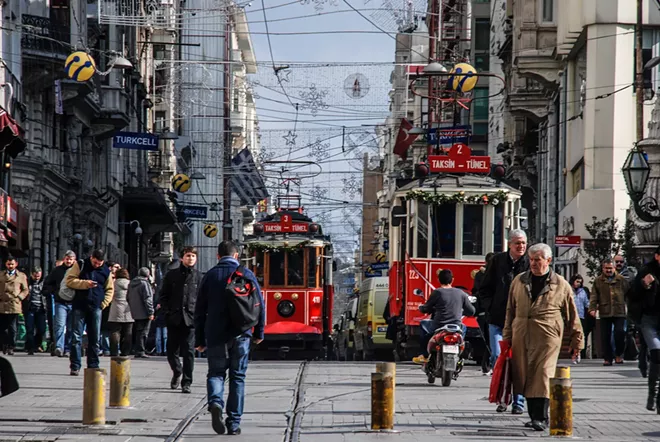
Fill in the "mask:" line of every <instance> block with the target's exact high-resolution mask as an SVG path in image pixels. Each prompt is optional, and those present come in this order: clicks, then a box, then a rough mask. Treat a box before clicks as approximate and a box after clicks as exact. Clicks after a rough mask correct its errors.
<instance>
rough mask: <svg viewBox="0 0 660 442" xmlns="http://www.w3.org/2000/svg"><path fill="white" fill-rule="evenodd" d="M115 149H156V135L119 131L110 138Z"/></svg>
mask: <svg viewBox="0 0 660 442" xmlns="http://www.w3.org/2000/svg"><path fill="white" fill-rule="evenodd" d="M112 147H114V148H115V149H137V150H158V136H156V135H153V134H148V133H137V132H119V133H117V134H116V135H115V136H114V138H113V139H112Z"/></svg>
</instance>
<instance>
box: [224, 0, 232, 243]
mask: <svg viewBox="0 0 660 442" xmlns="http://www.w3.org/2000/svg"><path fill="white" fill-rule="evenodd" d="M226 1H227V18H226V20H227V21H226V22H225V42H224V43H225V51H224V52H225V57H224V59H225V60H224V61H225V67H224V81H223V83H224V94H223V101H224V103H223V104H224V106H223V107H224V118H223V123H224V124H223V129H224V130H223V145H224V146H223V149H224V150H223V159H222V166H223V167H222V194H223V197H222V239H223V240H225V241H228V240H231V239H232V225H231V147H232V134H231V106H230V93H231V63H229V60H230V57H231V14H232V5H231V0H226Z"/></svg>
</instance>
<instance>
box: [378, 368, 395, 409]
mask: <svg viewBox="0 0 660 442" xmlns="http://www.w3.org/2000/svg"><path fill="white" fill-rule="evenodd" d="M376 373H390V374H391V375H392V410H393V411H392V413H396V409H395V408H396V396H395V395H396V364H395V363H394V362H378V363H377V364H376Z"/></svg>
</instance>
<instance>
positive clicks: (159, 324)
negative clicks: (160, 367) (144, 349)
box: [154, 304, 167, 356]
mask: <svg viewBox="0 0 660 442" xmlns="http://www.w3.org/2000/svg"><path fill="white" fill-rule="evenodd" d="M154 326H155V327H156V355H158V356H165V349H166V348H167V327H166V325H165V315H164V314H163V309H162V308H160V304H158V305H156V319H154Z"/></svg>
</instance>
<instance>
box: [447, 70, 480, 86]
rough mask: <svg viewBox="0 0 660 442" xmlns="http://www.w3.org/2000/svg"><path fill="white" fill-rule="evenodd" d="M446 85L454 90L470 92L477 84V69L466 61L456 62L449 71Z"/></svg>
mask: <svg viewBox="0 0 660 442" xmlns="http://www.w3.org/2000/svg"><path fill="white" fill-rule="evenodd" d="M449 74H450V75H449V79H448V80H447V85H448V86H449V88H450V89H452V90H454V91H456V92H470V91H471V90H472V89H474V87H475V86H476V85H477V80H479V77H477V70H476V69H475V68H474V67H472V66H471V65H469V64H467V63H458V64H456V65H455V66H454V68H453V69H452V70H451V72H450V73H449Z"/></svg>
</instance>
